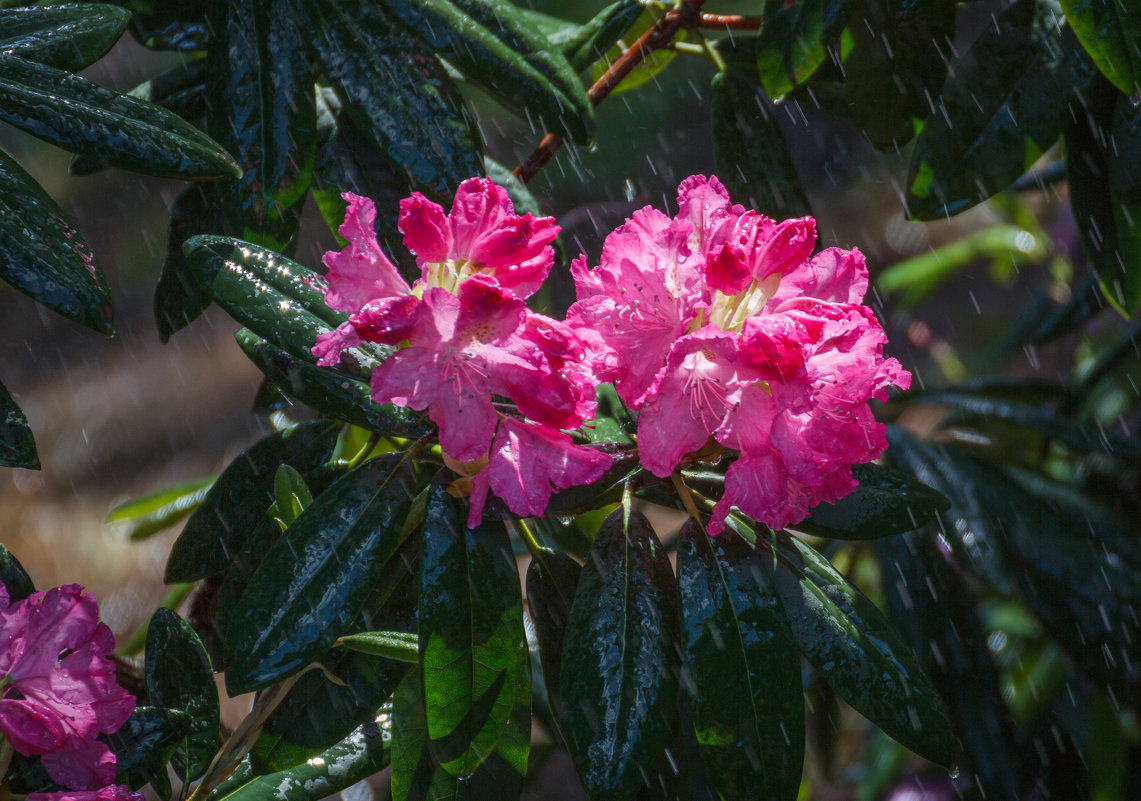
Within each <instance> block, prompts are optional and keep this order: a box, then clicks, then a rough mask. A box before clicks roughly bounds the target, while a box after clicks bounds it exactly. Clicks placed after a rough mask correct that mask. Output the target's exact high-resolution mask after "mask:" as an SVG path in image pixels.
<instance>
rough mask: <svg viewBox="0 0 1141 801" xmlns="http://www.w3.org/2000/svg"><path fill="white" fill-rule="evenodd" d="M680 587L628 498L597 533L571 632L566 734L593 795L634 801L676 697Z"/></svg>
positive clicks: (566, 655) (566, 654)
mask: <svg viewBox="0 0 1141 801" xmlns="http://www.w3.org/2000/svg"><path fill="white" fill-rule="evenodd" d="M676 592H677V590H676V587H675V585H674V578H673V572H672V571H671V570H670V564H669V560H668V559H667V558H666V555H665V552H664V551H663V550H662V546H661V544H660V543H659V542H658V538H657V536H656V535H655V534H654V531H653V529H652V528H651V527H650V523H649V521H648V520H646V518H645V517H644V516H643V515H642V514H641V513H639V512H634V511H632V510H631V509H630V508H629V504H628V503H627V504H623V506H621V507H619V508H618V509H617V510H616V511H615V512H614V513H613V514H611V515H610V517H608V518H607V519H606V522H605V523H603V524H602V528H601V529H599V532H598V535H597V537H595V540H594V544H593V545H592V546H591V549H590V557H589V558H588V559H587V562H586V565H585V566H584V567H583V569H582V575H581V576H580V578H579V580H578V589H577V590H576V592H575V597H574V605H573V606H572V607H571V614H570V620H569V621H568V623H567V628H566V633H565V635H564V640H563V642H564V645H563V658H562V686H561V690H562V696H563V704H564V708H565V711H564V714H563V717H562V723H563V734H564V735H565V736H566V738H567V745H568V746H569V747H570V751H571V756H573V757H574V760H575V766H576V767H577V768H578V775H579V778H580V779H582V784H583V787H584V788H586V791H587V793H588V794H589V795H592V796H605V797H607V798H611V797H613V798H631V797H633V795H634V794H635V793H636V792H637V791H638V788H639V787H641V786H642V783H643V771H644V770H645V766H646V765H648V764H652V763H653V761H654V760H655V759H656V758H657V755H658V753H659V751H660V750H661V748H662V746H663V745H664V744H665V741H666V737H667V736H668V733H669V730H670V728H671V723H672V719H673V716H674V705H675V701H676V695H677V671H678V666H679V665H678V656H677V651H676V649H675V647H674V641H675V639H676V638H677V636H678V623H677V608H676Z"/></svg>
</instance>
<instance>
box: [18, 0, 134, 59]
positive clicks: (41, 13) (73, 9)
mask: <svg viewBox="0 0 1141 801" xmlns="http://www.w3.org/2000/svg"><path fill="white" fill-rule="evenodd" d="M130 21H131V12H129V11H126V10H125V9H122V8H116V7H115V6H109V5H104V4H91V5H57V6H30V7H25V8H10V9H0V52H7V53H12V54H13V55H17V56H20V57H21V58H26V59H28V60H29V61H36V62H38V63H40V64H46V65H48V66H49V67H59V68H60V69H63V70H68V71H69V72H78V71H79V70H81V69H83V68H84V67H86V66H88V65H89V64H94V63H95V62H96V61H98V60H99V59H100V58H102V57H103V54H104V53H106V52H107V51H108V50H110V49H111V46H112V45H113V44H115V42H116V41H118V39H119V37H120V36H122V35H123V31H124V30H126V28H127V23H128V22H130Z"/></svg>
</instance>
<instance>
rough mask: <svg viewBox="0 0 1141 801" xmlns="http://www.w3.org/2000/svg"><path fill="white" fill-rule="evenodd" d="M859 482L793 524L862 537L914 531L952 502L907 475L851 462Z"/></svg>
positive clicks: (830, 534) (831, 534)
mask: <svg viewBox="0 0 1141 801" xmlns="http://www.w3.org/2000/svg"><path fill="white" fill-rule="evenodd" d="M852 475H853V476H854V477H855V479H856V480H857V481H859V482H860V486H859V487H857V488H856V490H855V491H854V492H852V493H851V494H850V495H846V496H844V497H843V498H841V499H840V500H838V501H836V502H835V503H822V504H820V505H819V506H817V507H815V508H814V509H813V510H812V514H811V515H810V516H809V517H808V518H807V519H805V520H802V521H801V522H800V523H797V524H796V525H794V526H793V528H795V529H797V530H799V531H804V532H806V533H808V534H812V535H814V536H817V537H833V538H835V539H842V540H848V539H852V540H863V539H875V538H877V537H887V536H890V535H892V534H900V533H902V532H904V531H913V530H914V529H917V528H919V527H920V526H922V525H924V524H925V523H927V522H929V521H931V520H933V519H934V518H935V515H937V514H938V513H939V512H945V511H946V510H947V509H948V508H949V507H950V505H951V502H950V501H948V500H947V499H946V498H945V497H943V495H941V494H940V493H939V492H936V491H935V490H933V489H931V488H930V487H928V486H926V485H924V484H920V483H918V482H916V481H914V480H912V479H911V478H909V477H908V476H906V475H903V474H901V473H897V472H896V471H894V470H891V469H889V468H886V467H880V466H879V465H875V464H858V465H853V467H852Z"/></svg>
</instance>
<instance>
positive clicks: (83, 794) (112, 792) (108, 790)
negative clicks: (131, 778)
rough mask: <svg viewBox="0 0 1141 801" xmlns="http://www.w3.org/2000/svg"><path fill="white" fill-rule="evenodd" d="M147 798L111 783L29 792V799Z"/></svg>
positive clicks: (134, 800) (136, 800) (96, 800)
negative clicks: (57, 790) (48, 791)
mask: <svg viewBox="0 0 1141 801" xmlns="http://www.w3.org/2000/svg"><path fill="white" fill-rule="evenodd" d="M145 798H146V796H144V795H143V794H142V793H136V792H133V791H132V790H131V789H129V788H127V787H124V786H123V785H121V784H111V785H108V786H106V787H100V788H99V789H98V790H61V791H59V792H55V793H28V801H145Z"/></svg>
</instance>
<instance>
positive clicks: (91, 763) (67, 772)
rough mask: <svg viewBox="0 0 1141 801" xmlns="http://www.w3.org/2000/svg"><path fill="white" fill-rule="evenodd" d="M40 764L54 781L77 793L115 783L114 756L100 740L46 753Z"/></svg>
mask: <svg viewBox="0 0 1141 801" xmlns="http://www.w3.org/2000/svg"><path fill="white" fill-rule="evenodd" d="M40 761H41V762H42V763H43V766H44V769H45V770H46V771H47V773H48V776H50V777H51V778H52V781H54V782H55V783H56V784H62V785H63V786H64V787H70V788H72V789H74V790H98V789H99V788H101V787H105V786H106V785H108V784H110V783H111V782H113V781H115V765H116V759H115V755H114V754H113V753H111V749H110V748H108V747H107V744H106V743H104V742H101V741H100V740H93V741H92V742H89V743H84V744H83V745H80V746H78V747H75V748H64V749H62V750H60V751H53V752H52V753H50V754H44V755H43V756H42V757H40Z"/></svg>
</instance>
